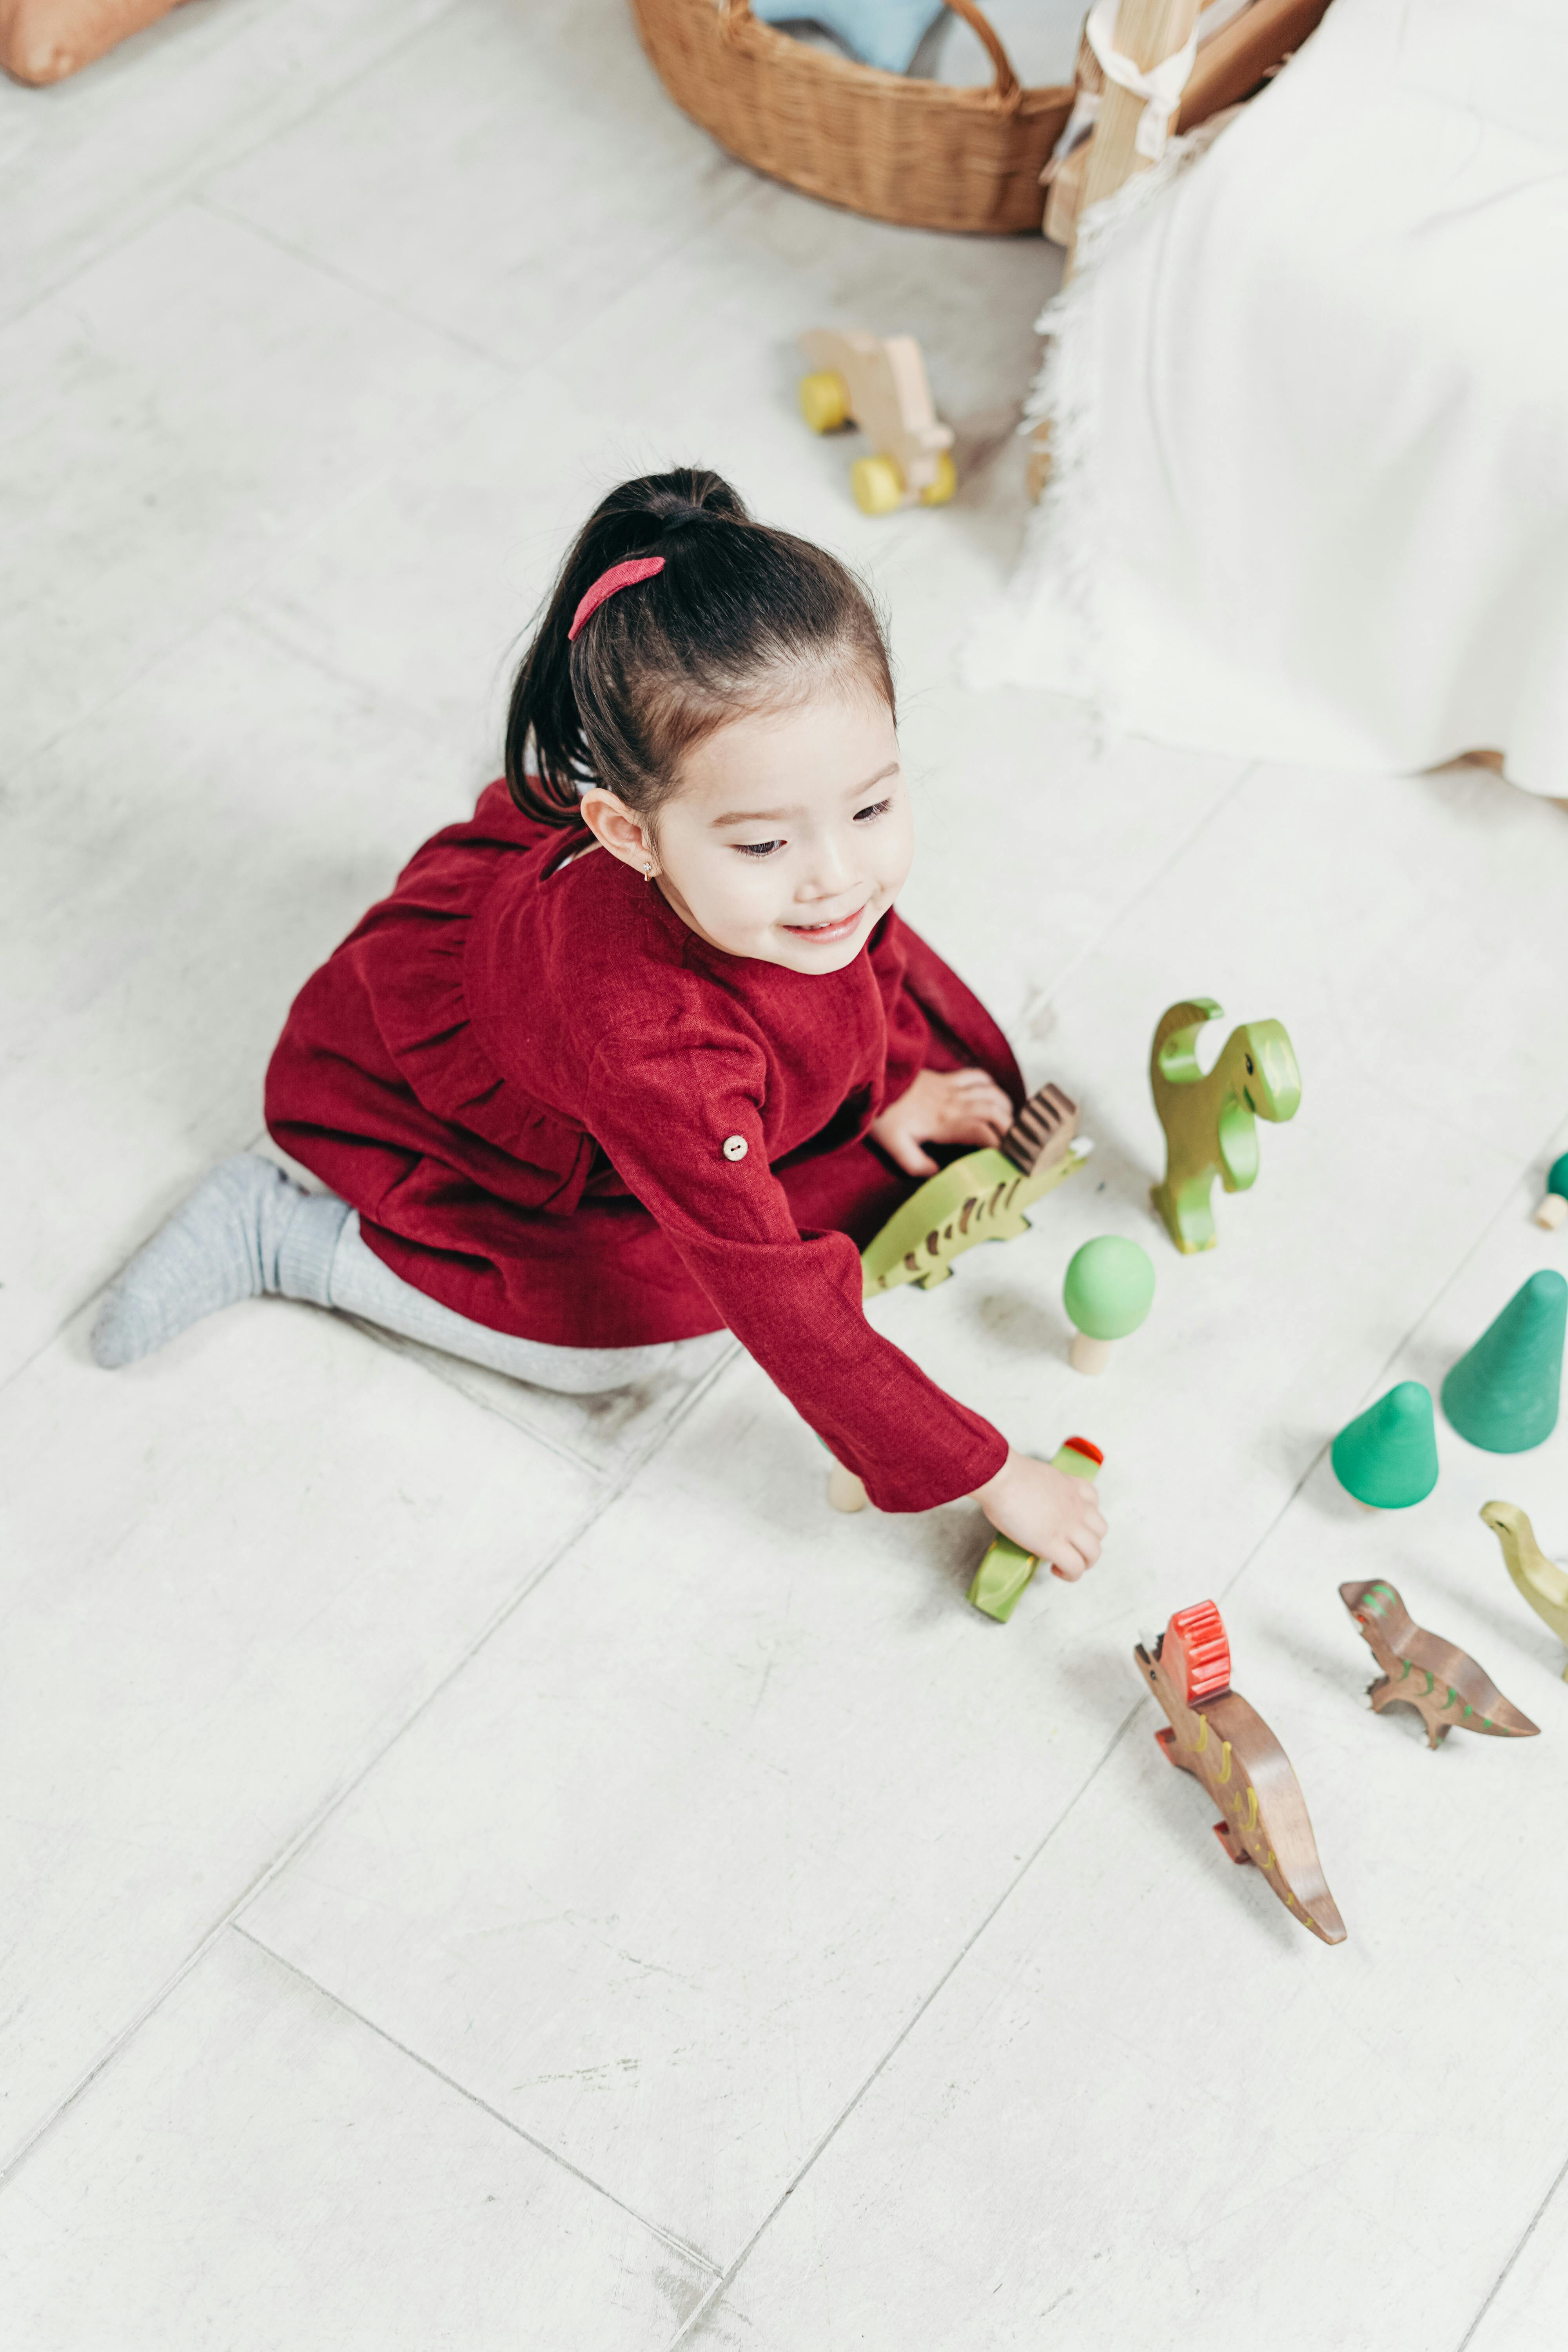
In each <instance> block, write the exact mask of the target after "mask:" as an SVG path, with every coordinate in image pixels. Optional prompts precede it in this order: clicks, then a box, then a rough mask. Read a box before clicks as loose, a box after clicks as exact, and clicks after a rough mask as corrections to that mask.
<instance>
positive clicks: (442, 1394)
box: [0, 1299, 595, 2160]
mask: <svg viewBox="0 0 1568 2352" xmlns="http://www.w3.org/2000/svg"><path fill="white" fill-rule="evenodd" d="M594 1499H595V1488H594V1486H593V1483H592V1482H591V1481H590V1480H589V1479H588V1478H587V1477H586V1476H585V1475H584V1473H582V1472H581V1471H578V1470H575V1469H574V1468H573V1467H572V1466H571V1465H568V1464H566V1463H565V1462H563V1461H562V1460H561V1459H560V1457H559V1456H558V1455H555V1454H547V1453H545V1452H544V1451H543V1450H542V1448H540V1447H537V1446H535V1445H533V1444H531V1443H530V1441H529V1439H528V1438H527V1437H526V1436H524V1435H523V1434H522V1433H521V1432H520V1431H517V1430H514V1429H509V1428H508V1427H507V1426H506V1425H505V1423H502V1422H500V1421H498V1420H496V1419H495V1418H494V1417H493V1416H491V1415H489V1414H487V1413H479V1412H475V1411H474V1410H473V1408H472V1407H471V1406H470V1405H469V1404H468V1403H467V1402H465V1401H464V1400H463V1399H462V1398H460V1397H458V1396H457V1395H456V1394H455V1393H454V1392H453V1391H451V1390H449V1389H447V1388H445V1387H443V1386H442V1385H441V1384H440V1383H439V1382H438V1381H432V1380H430V1379H429V1378H428V1377H427V1376H426V1374H425V1373H424V1372H423V1371H421V1370H418V1368H417V1367H416V1366H414V1365H411V1364H407V1363H405V1362H404V1361H402V1360H400V1359H399V1358H398V1357H396V1356H395V1355H394V1354H392V1353H391V1352H390V1351H389V1350H387V1349H382V1348H376V1347H374V1346H372V1345H371V1343H370V1342H369V1341H367V1340H366V1339H363V1337H362V1336H361V1335H360V1334H359V1333H358V1332H357V1331H354V1330H352V1329H351V1328H348V1327H347V1326H346V1325H344V1324H342V1323H341V1322H338V1321H337V1320H335V1319H334V1318H332V1317H331V1316H327V1315H322V1314H319V1313H317V1312H316V1311H315V1310H313V1309H311V1308H309V1307H296V1306H292V1305H290V1304H288V1303H286V1302H285V1301H282V1300H272V1299H265V1300H259V1301H257V1302H256V1303H254V1304H252V1305H247V1306H245V1307H235V1308H232V1309H231V1310H230V1311H229V1312H228V1313H227V1314H226V1315H223V1316H220V1317H217V1318H214V1319H213V1320H212V1321H210V1322H208V1323H205V1324H201V1325H198V1326H197V1327H196V1328H195V1329H193V1330H192V1331H190V1332H188V1333H187V1334H186V1335H185V1336H184V1339H180V1340H178V1341H176V1342H175V1343H174V1346H172V1347H171V1348H169V1349H165V1350H164V1351H163V1354H162V1355H160V1356H156V1357H153V1358H152V1359H150V1360H148V1361H147V1362H146V1363H144V1364H141V1365H136V1366H133V1367H132V1368H131V1369H130V1370H126V1371H121V1372H115V1373H112V1374H111V1373H107V1372H100V1371H99V1370H97V1369H96V1368H95V1367H94V1366H93V1365H92V1364H90V1363H89V1361H87V1360H86V1359H85V1354H84V1348H83V1335H82V1330H81V1328H80V1326H77V1327H75V1328H73V1329H72V1331H71V1332H69V1333H68V1335H67V1337H66V1338H65V1339H64V1340H62V1341H60V1342H58V1343H57V1344H56V1346H55V1347H53V1348H52V1349H49V1351H48V1352H47V1355H45V1356H44V1357H42V1358H40V1359H39V1360H38V1361H37V1362H36V1363H35V1364H33V1365H32V1366H31V1367H30V1368H29V1369H28V1370H27V1371H26V1372H25V1373H23V1374H22V1375H21V1376H20V1377H19V1378H18V1379H16V1380H15V1381H12V1383H11V1384H10V1386H9V1387H8V1388H7V1389H5V1391H4V1397H3V1409H0V1524H3V1528H4V1535H3V1538H0V1579H3V1580H4V1594H5V1597H4V1601H3V1603H0V1614H3V1616H4V1622H5V1627H6V1637H5V1646H4V1651H3V1654H0V1789H3V1790H4V1791H5V1799H4V1806H5V1815H6V1819H7V1824H8V1826H7V1832H6V1840H7V1849H8V1853H9V1857H10V1858H9V1863H8V1867H7V1883H8V1885H9V1887H10V1890H11V1891H10V1896H9V1899H8V1902H7V1906H6V1927H5V1950H4V1955H3V1958H0V2021H3V2022H0V2118H3V2121H0V2160H3V2157H4V2153H5V2150H9V2149H11V2148H14V2147H16V2145H17V2144H18V2143H19V2142H21V2141H22V2140H24V2139H25V2138H26V2137H27V2136H28V2134H29V2133H31V2132H33V2131H35V2130H36V2129H37V2126H39V2124H41V2123H42V2122H43V2121H45V2120H46V2119H47V2116H49V2115H50V2114H51V2113H52V2111H53V2110H54V2108H55V2107H56V2106H57V2105H58V2102H59V2101H60V2100H61V2099H62V2098H64V2097H65V2096H66V2095H68V2093H69V2092H70V2091H71V2090H72V2089H73V2088H74V2087H75V2085H76V2084H77V2083H78V2082H79V2081H80V2079H81V2078H82V2076H83V2075H84V2074H86V2073H87V2072H88V2070H89V2068H90V2067H91V2066H92V2065H93V2064H94V2063H96V2062H97V2061H98V2059H99V2058H100V2055H101V2053H103V2052H104V2050H105V2049H106V2048H108V2047H110V2046H111V2045H112V2043H113V2042H115V2040H116V2039H117V2038H118V2037H119V2036H120V2035H121V2033H122V2032H124V2031H125V2029H126V2028H127V2027H128V2026H130V2025H131V2024H132V2022H133V2021H134V2020H135V2019H136V2017H137V2015H138V2013H139V2012H140V2011H142V2008H143V2007H144V2005H145V2004H146V2003H147V2002H148V2001H149V2000H152V1999H153V1997H154V1996H155V1995H156V1994H157V1992H158V1991H159V1990H160V1989H161V1987H162V1986H163V1984H164V1983H165V1982H166V1981H167V1979H168V1978H169V1977H170V1975H171V1974H172V1973H173V1972H174V1970H175V1969H178V1968H180V1967H181V1966H182V1965H183V1963H184V1960H185V1959H186V1958H187V1956H188V1955H189V1954H190V1953H191V1952H192V1951H193V1950H194V1949H195V1947H196V1946H197V1945H198V1944H199V1943H200V1942H201V1940H202V1938H203V1937H205V1935H206V1934H207V1933H208V1932H209V1931H210V1929H211V1928H212V1927H214V1926H215V1925H216V1923H217V1922H218V1921H219V1920H221V1918H222V1917H223V1916H224V1915H225V1913H226V1911H227V1910H228V1909H229V1907H230V1906H232V1905H233V1904H235V1903H237V1901H238V1900H239V1899H240V1897H241V1896H242V1895H244V1894H245V1892H246V1891H247V1888H248V1887H250V1886H252V1885H254V1884H255V1883H256V1880H257V1877H258V1874H259V1873H261V1872H264V1871H265V1870H266V1869H267V1868H268V1864H270V1863H271V1862H272V1861H273V1859H274V1857H275V1856H276V1855H277V1854H278V1853H279V1852H280V1850H281V1849H282V1848H284V1847H285V1846H286V1845H287V1844H288V1843H289V1840H290V1839H291V1838H294V1837H296V1836H297V1835H299V1833H300V1832H301V1831H302V1830H303V1829H304V1828H305V1827H306V1826H307V1825H308V1824H309V1822H310V1821H311V1819H312V1818H313V1817H314V1816H315V1815H316V1814H317V1813H318V1812H319V1811H320V1810H321V1807H322V1805H324V1804H325V1803H326V1801H327V1800H328V1799H329V1798H330V1797H331V1795H332V1793H333V1792H334V1791H335V1790H339V1789H341V1788H342V1786H343V1785H344V1784H345V1783H346V1782H347V1781H348V1780H351V1779H352V1778H353V1775H354V1774H355V1773H356V1772H357V1771H359V1770H360V1769H362V1768H363V1765H364V1764H365V1763H366V1762H368V1760H369V1759H371V1758H372V1757H374V1755H375V1754H376V1753H377V1751H378V1750H379V1749H380V1748H382V1747H383V1746H384V1744H385V1742H386V1741H387V1740H388V1739H390V1738H392V1736H393V1735H394V1733H395V1731H396V1730H397V1729H398V1727H399V1726H400V1725H401V1724H403V1723H404V1722H405V1720H406V1719H407V1718H408V1717H409V1716H410V1715H411V1714H412V1713H413V1711H414V1710H415V1709H416V1707H417V1706H419V1704H420V1703H421V1701H422V1700H423V1699H424V1697H425V1696H426V1695H427V1694H428V1693H429V1692H430V1691H431V1690H432V1689H434V1688H435V1687H436V1685H437V1684H439V1682H440V1681H441V1679H442V1677H443V1675H445V1674H446V1673H447V1671H448V1670H449V1669H450V1667H451V1666H452V1664H454V1663H455V1662H456V1661H457V1660H458V1659H459V1658H461V1656H462V1655H463V1654H464V1653H465V1651H466V1650H467V1649H468V1646H469V1645H470V1644H471V1643H473V1642H474V1641H475V1640H476V1639H477V1638H478V1637H479V1634H480V1633H481V1632H482V1631H483V1629H484V1628H485V1627H486V1625H487V1624H488V1623H489V1622H491V1620H492V1619H493V1618H494V1616H495V1615H496V1613H497V1612H499V1611H500V1609H502V1608H503V1607H504V1606H505V1605H506V1603H507V1602H508V1601H510V1599H511V1597H512V1596H514V1595H515V1594H517V1593H519V1592H521V1591H522V1590H523V1589H524V1588H525V1587H526V1585H527V1584H528V1582H529V1580H530V1579H531V1578H532V1577H534V1576H535V1575H537V1574H538V1572H539V1570H541V1569H542V1567H543V1566H544V1565H545V1564H546V1563H547V1562H548V1561H549V1559H551V1557H552V1554H553V1553H554V1552H555V1550H556V1549H557V1548H558V1547H559V1546H560V1545H561V1544H562V1543H563V1541H564V1540H565V1539H566V1538H568V1537H569V1535H570V1534H571V1532H572V1530H573V1528H574V1526H576V1525H577V1524H579V1523H580V1522H581V1520H582V1517H583V1516H584V1513H585V1512H586V1511H588V1510H589V1509H590V1508H591V1507H592V1506H593V1502H594Z"/></svg>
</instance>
